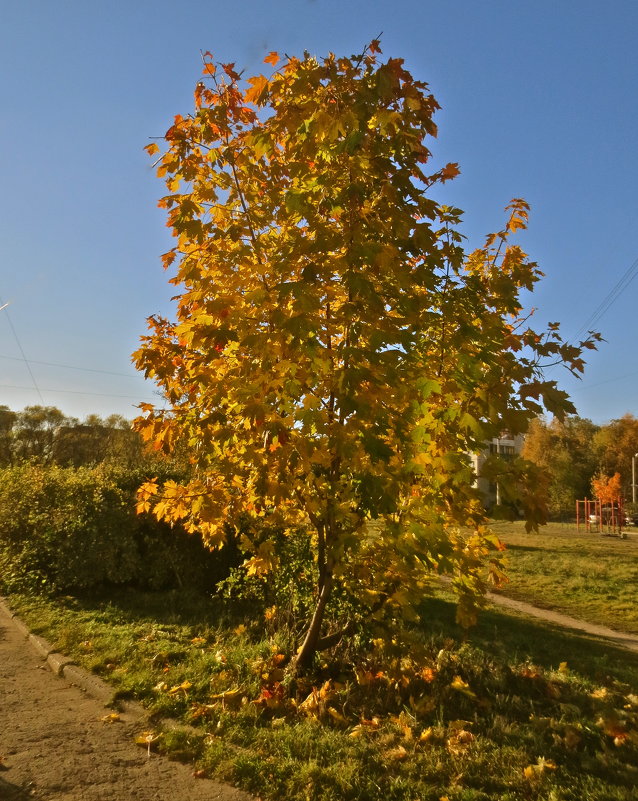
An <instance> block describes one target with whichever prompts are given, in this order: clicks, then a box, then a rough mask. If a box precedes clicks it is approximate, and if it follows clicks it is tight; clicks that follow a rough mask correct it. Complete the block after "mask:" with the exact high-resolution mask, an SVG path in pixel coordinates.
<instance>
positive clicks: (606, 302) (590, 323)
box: [572, 259, 638, 341]
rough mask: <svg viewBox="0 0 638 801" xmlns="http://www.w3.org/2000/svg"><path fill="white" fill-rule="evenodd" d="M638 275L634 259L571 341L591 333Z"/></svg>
mask: <svg viewBox="0 0 638 801" xmlns="http://www.w3.org/2000/svg"><path fill="white" fill-rule="evenodd" d="M637 275H638V259H636V260H635V261H634V262H633V263H632V264H631V265H630V266H629V267H628V268H627V269H626V270H625V272H624V273H623V275H622V276H621V277H620V278H619V280H618V281H617V282H616V284H615V286H614V287H613V288H612V289H611V290H610V291H609V292H608V293H607V294H606V295H605V297H604V298H603V299H602V300H601V302H600V303H599V304H598V306H597V307H596V309H595V310H594V311H593V312H592V314H591V315H590V316H589V318H588V319H587V320H586V322H585V323H583V325H582V326H581V327H580V328H579V329H578V331H577V332H576V333H575V334H574V336H573V338H572V341H573V340H575V339H578V338H579V337H580V336H582V335H583V334H584V333H585V332H587V331H591V330H592V329H593V327H594V326H595V325H596V323H597V322H598V321H599V320H600V319H601V318H602V317H603V315H604V314H606V313H607V312H608V311H609V309H610V308H611V307H612V306H613V304H614V303H615V302H616V301H617V300H618V298H619V297H620V296H621V295H622V294H623V292H625V290H626V289H627V287H628V286H629V285H630V284H631V282H632V281H633V280H634V278H635V277H636V276H637Z"/></svg>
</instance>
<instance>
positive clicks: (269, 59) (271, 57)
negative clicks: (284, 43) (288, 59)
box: [264, 50, 279, 67]
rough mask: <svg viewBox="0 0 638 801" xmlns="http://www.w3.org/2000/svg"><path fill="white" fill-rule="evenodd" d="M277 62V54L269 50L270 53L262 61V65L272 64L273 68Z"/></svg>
mask: <svg viewBox="0 0 638 801" xmlns="http://www.w3.org/2000/svg"><path fill="white" fill-rule="evenodd" d="M278 61H279V53H278V52H277V51H276V50H271V51H270V53H268V55H267V56H266V58H265V59H264V64H272V65H273V67H275V66H276V65H277V62H278Z"/></svg>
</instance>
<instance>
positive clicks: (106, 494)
mask: <svg viewBox="0 0 638 801" xmlns="http://www.w3.org/2000/svg"><path fill="white" fill-rule="evenodd" d="M144 478H145V476H144V475H143V474H142V471H141V470H124V469H113V468H106V467H104V466H98V467H95V468H86V467H81V468H77V469H76V468H62V467H56V466H48V467H42V466H37V465H29V464H24V465H20V466H18V467H13V468H6V469H3V470H0V587H1V588H2V589H3V590H4V591H23V590H29V591H33V590H39V591H42V590H51V591H71V590H79V589H87V588H92V587H98V586H101V585H104V584H129V585H134V586H138V587H143V588H150V589H165V588H169V587H176V586H177V587H184V588H191V589H196V590H204V589H212V588H213V587H214V586H215V584H216V583H217V581H219V580H220V579H222V578H224V577H225V576H226V575H227V574H228V571H229V568H230V566H231V565H232V564H233V563H234V561H235V559H236V555H235V554H234V553H233V552H229V549H227V548H224V549H222V551H221V552H218V553H211V552H210V551H209V550H207V549H206V548H205V547H204V546H203V545H202V543H201V541H200V540H199V538H197V537H192V536H189V535H187V534H186V533H185V532H184V531H183V530H180V529H179V528H170V527H169V526H167V525H165V524H161V523H158V522H157V521H156V520H154V519H153V518H151V517H149V516H146V515H143V516H138V515H136V513H135V509H134V493H135V489H136V488H137V487H138V486H139V485H140V484H141V483H142V481H143V480H144Z"/></svg>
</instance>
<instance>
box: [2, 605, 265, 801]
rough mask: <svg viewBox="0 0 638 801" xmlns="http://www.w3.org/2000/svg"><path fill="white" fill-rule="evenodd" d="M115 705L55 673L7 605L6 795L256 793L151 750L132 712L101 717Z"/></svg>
mask: <svg viewBox="0 0 638 801" xmlns="http://www.w3.org/2000/svg"><path fill="white" fill-rule="evenodd" d="M109 711H110V710H108V709H105V708H104V707H103V706H102V704H101V703H100V702H98V701H96V700H94V699H93V698H91V697H89V696H88V695H87V694H86V693H85V692H83V691H82V690H80V689H79V688H78V687H75V686H72V685H70V684H69V683H68V682H67V681H65V680H64V679H60V678H57V677H56V676H54V674H53V673H52V672H51V671H50V670H49V669H48V668H47V667H46V664H45V662H44V661H43V659H42V658H41V657H39V656H38V655H37V653H36V652H35V650H34V649H33V648H32V647H31V645H30V644H29V643H28V642H27V640H26V639H25V636H24V633H22V632H20V631H19V630H18V629H17V628H16V627H15V625H14V624H13V622H12V621H11V620H10V619H9V618H7V617H6V616H5V615H4V614H1V613H0V756H2V757H3V759H2V762H1V763H0V799H1V801H27V800H28V801H35V800H36V799H37V801H248V800H249V798H250V797H249V796H248V795H246V794H244V793H241V792H240V791H239V790H235V789H233V788H230V787H227V786H226V785H222V784H218V783H217V782H213V781H210V780H207V779H196V778H194V776H193V775H192V770H193V769H192V767H187V766H186V765H181V764H179V763H176V762H169V761H168V760H166V759H164V758H163V757H160V756H158V755H157V754H151V756H150V758H149V757H148V756H147V752H146V750H145V749H144V748H142V747H140V746H138V745H135V743H134V733H135V731H136V724H135V723H134V721H133V720H132V719H131V718H129V719H128V720H127V719H126V716H123V718H124V721H123V722H116V723H104V722H102V721H101V718H102V717H103V716H104V715H105V714H108V713H109ZM137 729H139V724H138V725H137Z"/></svg>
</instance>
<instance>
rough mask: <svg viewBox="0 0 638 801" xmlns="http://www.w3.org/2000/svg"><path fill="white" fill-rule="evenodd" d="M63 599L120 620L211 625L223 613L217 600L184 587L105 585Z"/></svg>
mask: <svg viewBox="0 0 638 801" xmlns="http://www.w3.org/2000/svg"><path fill="white" fill-rule="evenodd" d="M62 601H63V602H64V603H67V604H68V605H69V606H70V607H71V608H73V609H75V610H76V611H82V612H87V613H88V614H91V615H92V616H93V615H96V614H97V615H99V613H100V612H104V613H106V614H107V615H108V619H109V621H113V619H114V617H115V618H118V617H119V618H120V620H121V622H122V623H140V624H147V623H148V624H153V625H160V626H161V625H162V624H164V625H170V624H178V625H196V626H199V625H202V624H205V625H209V626H210V625H212V626H214V625H216V624H217V623H219V622H220V620H221V618H222V617H223V607H222V603H221V602H220V601H218V600H217V599H215V598H212V597H210V596H208V595H201V594H198V593H195V592H192V593H190V592H187V591H184V590H170V591H168V592H142V591H140V590H135V589H128V588H126V587H124V588H114V587H108V588H104V589H102V590H97V591H94V592H91V593H86V594H83V595H78V596H73V597H65V598H63V599H62Z"/></svg>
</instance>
